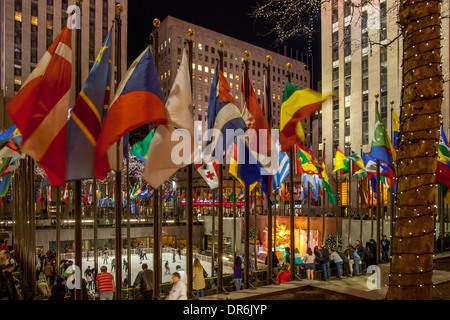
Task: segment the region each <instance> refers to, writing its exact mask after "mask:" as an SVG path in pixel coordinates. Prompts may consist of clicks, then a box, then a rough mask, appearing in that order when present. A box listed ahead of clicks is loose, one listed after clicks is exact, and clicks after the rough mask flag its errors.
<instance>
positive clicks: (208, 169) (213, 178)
mask: <svg viewBox="0 0 450 320" xmlns="http://www.w3.org/2000/svg"><path fill="white" fill-rule="evenodd" d="M195 169H197V171H198V173H199V174H200V175H201V176H202V178H203V179H204V180H205V181H206V183H207V184H208V186H209V187H210V188H211V189H216V188H218V187H219V178H218V175H217V172H218V171H219V161H218V160H213V162H212V163H208V164H205V165H202V164H200V163H197V164H196V165H195Z"/></svg>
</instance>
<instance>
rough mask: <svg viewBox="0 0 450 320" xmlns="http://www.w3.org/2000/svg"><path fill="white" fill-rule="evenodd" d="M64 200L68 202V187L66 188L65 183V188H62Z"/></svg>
mask: <svg viewBox="0 0 450 320" xmlns="http://www.w3.org/2000/svg"><path fill="white" fill-rule="evenodd" d="M64 202H65V203H66V204H69V189H68V188H67V184H66V189H65V190H64Z"/></svg>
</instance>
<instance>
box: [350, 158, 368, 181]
mask: <svg viewBox="0 0 450 320" xmlns="http://www.w3.org/2000/svg"><path fill="white" fill-rule="evenodd" d="M347 160H351V161H352V173H353V176H354V177H359V178H364V177H366V176H367V172H366V167H365V165H364V160H363V159H362V158H361V156H360V155H359V153H358V152H352V154H351V155H349V156H347Z"/></svg>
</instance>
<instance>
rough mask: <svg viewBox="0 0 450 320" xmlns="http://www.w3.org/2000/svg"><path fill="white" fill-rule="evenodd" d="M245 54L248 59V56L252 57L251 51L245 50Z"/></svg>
mask: <svg viewBox="0 0 450 320" xmlns="http://www.w3.org/2000/svg"><path fill="white" fill-rule="evenodd" d="M244 56H245V57H246V58H247V59H248V57H250V51H248V50H245V51H244Z"/></svg>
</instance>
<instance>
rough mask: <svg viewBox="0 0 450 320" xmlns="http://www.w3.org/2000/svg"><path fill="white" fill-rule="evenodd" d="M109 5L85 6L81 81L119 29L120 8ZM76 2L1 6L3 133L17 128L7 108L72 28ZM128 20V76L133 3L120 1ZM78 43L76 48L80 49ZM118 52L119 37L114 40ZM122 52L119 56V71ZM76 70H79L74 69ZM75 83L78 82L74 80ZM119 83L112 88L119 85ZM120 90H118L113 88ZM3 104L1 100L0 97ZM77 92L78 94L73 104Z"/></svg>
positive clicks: (17, 1)
mask: <svg viewBox="0 0 450 320" xmlns="http://www.w3.org/2000/svg"><path fill="white" fill-rule="evenodd" d="M117 3H119V2H114V1H108V0H101V1H100V0H89V1H84V2H83V5H82V11H81V41H82V43H81V60H82V65H81V68H82V69H81V81H82V83H84V81H85V80H86V79H87V76H88V74H89V71H90V68H91V67H92V65H93V64H94V62H95V59H96V57H97V55H98V52H99V51H100V48H101V46H102V44H103V41H104V39H105V37H106V35H107V34H108V31H109V29H110V28H111V26H112V24H113V22H112V21H113V20H114V17H115V4H117ZM74 4H75V0H40V1H37V0H5V1H1V3H0V26H1V27H0V90H1V91H2V95H3V97H4V99H3V101H2V103H1V104H0V107H3V108H2V112H1V114H0V118H1V122H0V124H1V125H2V127H3V128H7V127H9V126H11V125H12V121H11V119H10V118H9V116H8V115H7V112H6V111H5V105H6V104H7V103H8V101H9V100H10V99H11V98H12V97H13V96H14V95H15V93H16V92H17V91H19V89H20V87H21V85H22V83H24V82H25V80H26V79H27V77H28V76H29V75H30V73H31V72H32V71H33V69H34V68H35V67H36V66H37V63H38V62H39V60H40V58H41V57H42V56H43V55H44V53H45V51H46V50H47V48H48V47H49V46H50V44H51V43H52V42H53V40H54V39H55V38H56V37H57V36H58V34H59V32H60V31H61V30H62V29H63V28H64V27H65V26H66V25H67V19H68V16H69V14H68V12H67V11H68V8H69V6H71V5H74ZM120 4H121V5H122V6H123V8H124V11H123V12H122V14H121V18H122V53H121V60H122V70H126V69H127V33H128V28H127V26H128V23H127V21H128V18H127V9H128V5H127V0H122V1H120ZM74 38H75V37H73V45H72V48H75V42H74V40H75V39H74ZM113 47H115V37H113ZM115 54H116V51H115V50H113V57H112V61H113V65H114V61H115ZM73 67H74V65H73ZM73 79H74V78H73ZM114 81H115V79H114V80H113V82H112V83H114ZM112 89H114V88H112ZM0 98H1V96H0ZM74 99H75V92H74V91H73V92H72V101H74Z"/></svg>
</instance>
